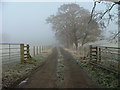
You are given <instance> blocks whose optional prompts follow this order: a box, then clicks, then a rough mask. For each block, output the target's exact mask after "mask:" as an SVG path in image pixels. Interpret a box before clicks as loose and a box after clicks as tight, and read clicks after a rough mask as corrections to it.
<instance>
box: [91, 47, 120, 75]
mask: <svg viewBox="0 0 120 90" xmlns="http://www.w3.org/2000/svg"><path fill="white" fill-rule="evenodd" d="M119 51H120V48H117V47H103V46H92V45H90V61H89V63H90V64H91V65H94V66H97V67H100V68H102V69H105V70H107V71H111V72H113V73H116V74H118V72H120V58H119V57H120V56H119V55H120V52H119Z"/></svg>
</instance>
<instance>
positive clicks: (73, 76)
mask: <svg viewBox="0 0 120 90" xmlns="http://www.w3.org/2000/svg"><path fill="white" fill-rule="evenodd" d="M58 51H59V52H60V53H61V55H62V56H63V59H64V60H63V63H64V66H63V72H62V75H61V74H60V75H61V76H62V81H61V82H59V81H58V79H60V77H58V76H57V66H58V56H59V53H58ZM18 87H19V88H97V85H96V84H95V82H93V81H92V80H91V79H90V78H89V77H88V76H87V75H86V73H84V72H83V70H82V68H81V67H80V66H79V65H78V64H76V63H75V62H73V57H72V56H71V55H70V53H68V52H67V51H65V50H63V49H62V48H60V49H57V48H54V49H53V52H52V54H51V55H49V56H48V58H47V61H46V62H45V63H44V64H43V65H42V66H41V67H40V68H38V69H37V70H36V72H35V73H33V74H32V75H31V76H30V77H28V80H27V82H26V83H23V84H20V85H18Z"/></svg>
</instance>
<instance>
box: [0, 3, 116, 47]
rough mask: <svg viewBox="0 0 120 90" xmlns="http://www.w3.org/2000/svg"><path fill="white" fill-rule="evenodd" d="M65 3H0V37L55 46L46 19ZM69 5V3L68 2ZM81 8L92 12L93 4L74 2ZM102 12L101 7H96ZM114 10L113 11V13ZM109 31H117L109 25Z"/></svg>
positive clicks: (16, 41)
mask: <svg viewBox="0 0 120 90" xmlns="http://www.w3.org/2000/svg"><path fill="white" fill-rule="evenodd" d="M65 3H67V2H2V3H0V8H1V5H2V11H1V9H0V12H2V22H0V23H2V36H3V41H4V42H14V43H28V44H32V45H41V44H42V45H46V44H55V43H56V40H55V36H54V32H53V31H52V28H51V25H49V24H47V23H46V21H45V20H46V19H47V17H49V16H50V15H53V14H56V12H57V9H58V8H59V7H60V5H62V4H65ZM69 3H71V2H69ZM74 3H76V4H79V5H80V6H81V7H84V8H85V9H88V10H89V11H91V10H92V7H93V2H74ZM96 9H97V10H103V9H104V7H103V6H102V5H98V6H97V7H96ZM115 10H116V8H114V9H113V11H115ZM0 17H1V14H0ZM108 29H109V30H114V29H117V26H115V25H110V26H109V27H108Z"/></svg>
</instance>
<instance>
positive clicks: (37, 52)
mask: <svg viewBox="0 0 120 90" xmlns="http://www.w3.org/2000/svg"><path fill="white" fill-rule="evenodd" d="M36 48H37V50H36V52H37V55H38V46H36Z"/></svg>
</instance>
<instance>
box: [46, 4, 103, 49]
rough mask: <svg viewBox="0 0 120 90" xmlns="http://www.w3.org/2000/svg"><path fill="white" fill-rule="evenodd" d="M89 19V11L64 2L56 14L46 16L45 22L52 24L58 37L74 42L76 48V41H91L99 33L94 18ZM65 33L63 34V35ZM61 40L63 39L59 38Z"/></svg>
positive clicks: (98, 27)
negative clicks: (89, 21)
mask: <svg viewBox="0 0 120 90" xmlns="http://www.w3.org/2000/svg"><path fill="white" fill-rule="evenodd" d="M89 19H90V12H89V11H88V10H86V9H84V8H82V7H80V6H79V5H77V4H64V5H62V6H61V7H60V8H58V12H57V14H56V15H51V16H50V17H48V18H47V20H46V21H47V22H48V23H51V24H52V28H53V29H54V30H55V32H56V33H59V34H56V35H59V36H58V37H59V38H60V36H61V37H64V41H66V42H67V43H69V44H73V43H74V44H75V46H76V49H77V48H78V42H81V44H82V45H84V44H85V43H87V42H92V41H95V40H96V39H97V37H98V36H99V35H100V32H101V30H100V26H99V25H98V23H97V21H96V20H95V19H92V20H91V24H90V25H88V23H87V22H88V20H89ZM63 35H65V36H63ZM59 40H63V39H61V38H60V39H59Z"/></svg>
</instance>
